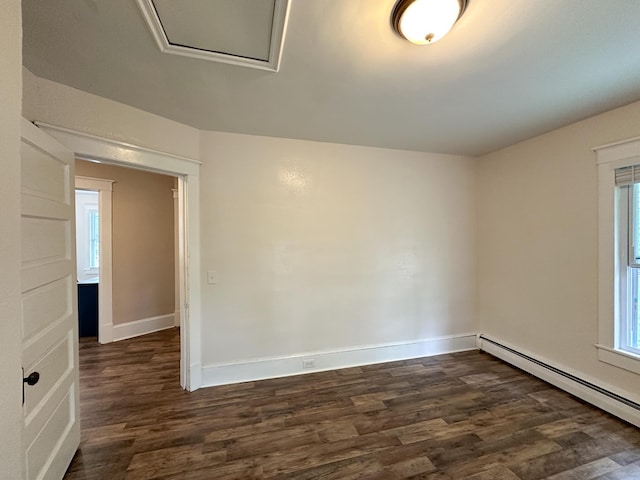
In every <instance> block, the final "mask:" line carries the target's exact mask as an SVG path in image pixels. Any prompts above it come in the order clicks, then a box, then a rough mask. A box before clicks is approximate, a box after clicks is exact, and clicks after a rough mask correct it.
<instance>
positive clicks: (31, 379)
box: [22, 372, 40, 386]
mask: <svg viewBox="0 0 640 480" xmlns="http://www.w3.org/2000/svg"><path fill="white" fill-rule="evenodd" d="M38 380H40V374H39V373H38V372H33V373H31V374H29V376H28V377H24V378H23V379H22V381H23V382H24V383H26V384H27V385H32V386H33V385H35V384H36V383H38Z"/></svg>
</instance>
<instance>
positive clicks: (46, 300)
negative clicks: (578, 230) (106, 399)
mask: <svg viewBox="0 0 640 480" xmlns="http://www.w3.org/2000/svg"><path fill="white" fill-rule="evenodd" d="M21 166H22V196H21V241H22V268H21V279H20V287H21V289H20V291H21V301H22V317H21V319H22V366H23V368H24V376H25V377H28V376H29V375H32V378H33V375H35V373H34V372H37V373H38V374H39V380H38V382H37V383H36V384H35V385H29V384H27V383H25V384H24V405H23V419H24V427H23V428H24V431H23V452H24V461H25V472H26V473H25V478H26V479H27V480H36V479H37V480H60V479H61V478H62V477H63V476H64V473H65V471H66V469H67V467H68V465H69V463H70V461H71V459H72V458H73V455H74V453H75V451H76V449H77V448H78V445H79V444H80V422H79V410H78V332H77V328H78V327H77V325H78V320H77V298H76V297H77V286H76V278H75V275H76V271H75V270H76V268H75V217H74V203H75V202H74V183H73V178H74V158H73V155H72V153H71V152H69V151H68V150H66V149H65V148H64V147H63V146H62V145H60V144H59V143H58V142H57V141H56V140H54V139H53V138H51V137H50V136H48V135H47V134H45V133H44V132H42V131H41V130H40V129H39V128H38V127H36V126H35V125H33V124H31V123H29V122H28V121H26V120H23V124H22V144H21Z"/></svg>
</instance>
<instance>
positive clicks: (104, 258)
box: [75, 175, 114, 343]
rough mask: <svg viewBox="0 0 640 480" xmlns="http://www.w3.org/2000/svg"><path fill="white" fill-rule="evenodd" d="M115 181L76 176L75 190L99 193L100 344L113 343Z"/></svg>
mask: <svg viewBox="0 0 640 480" xmlns="http://www.w3.org/2000/svg"><path fill="white" fill-rule="evenodd" d="M113 183H114V181H113V180H107V179H103V178H93V177H83V176H79V175H76V177H75V190H92V191H96V192H98V212H99V222H100V263H101V265H100V287H99V289H100V293H99V295H98V342H100V343H111V342H112V341H113V271H112V258H111V256H112V255H111V254H112V242H111V240H112V237H111V206H112V204H111V196H112V191H113Z"/></svg>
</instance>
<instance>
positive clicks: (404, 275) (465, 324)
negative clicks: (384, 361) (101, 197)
mask: <svg viewBox="0 0 640 480" xmlns="http://www.w3.org/2000/svg"><path fill="white" fill-rule="evenodd" d="M201 159H202V160H203V161H204V165H203V166H202V168H201V192H202V193H201V231H202V236H201V245H202V264H201V265H202V271H203V272H206V271H208V270H209V271H214V272H215V277H216V281H217V284H215V285H207V284H206V282H205V284H203V287H202V288H203V294H202V297H203V301H202V316H203V332H202V336H203V345H204V348H203V364H204V366H205V368H206V367H207V366H211V365H225V364H229V363H241V362H246V361H251V360H256V359H265V358H269V359H273V358H283V357H288V356H291V355H300V354H304V353H308V352H318V351H335V350H345V349H352V348H358V347H362V346H367V345H388V344H394V343H403V342H415V341H419V340H425V339H431V338H436V337H441V336H456V335H460V334H466V333H474V332H475V331H476V328H477V327H476V322H475V318H474V311H475V303H474V302H475V300H474V299H475V244H476V241H475V227H476V219H475V199H476V187H475V165H476V162H475V160H473V159H470V158H466V157H456V156H446V155H435V154H424V153H415V152H407V151H398V150H384V149H376V148H368V147H357V146H346V145H337V144H328V143H316V142H309V141H300V140H289V139H277V138H268V137H258V136H249V135H236V134H227V133H214V132H207V133H204V132H203V135H202V144H201Z"/></svg>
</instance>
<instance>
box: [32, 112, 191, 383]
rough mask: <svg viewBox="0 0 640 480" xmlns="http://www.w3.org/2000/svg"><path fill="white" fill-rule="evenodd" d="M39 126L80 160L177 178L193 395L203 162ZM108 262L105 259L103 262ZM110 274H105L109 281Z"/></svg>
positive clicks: (185, 377)
mask: <svg viewBox="0 0 640 480" xmlns="http://www.w3.org/2000/svg"><path fill="white" fill-rule="evenodd" d="M36 123H37V125H38V126H39V127H40V128H42V129H43V130H44V131H46V132H47V133H48V134H49V135H51V136H53V137H54V138H55V139H57V140H58V141H59V142H60V143H62V144H63V145H65V146H66V147H67V148H69V149H70V150H72V151H73V152H74V153H75V155H76V158H80V159H84V160H93V161H96V160H98V161H101V162H103V163H106V164H111V165H120V166H125V167H132V168H137V169H143V170H148V171H151V172H156V173H162V174H168V175H172V176H175V177H177V179H178V180H177V197H178V198H177V204H178V205H177V211H178V222H177V229H178V232H177V238H178V242H177V246H178V257H179V259H178V268H177V277H178V284H179V288H178V290H179V295H178V296H179V299H180V301H179V317H180V384H181V386H182V387H183V388H185V389H187V390H189V391H193V390H196V389H198V388H200V386H201V384H202V364H201V355H202V350H201V344H200V338H201V316H200V283H201V278H200V264H199V262H200V258H199V251H200V243H199V227H200V225H199V216H200V212H199V210H200V206H199V169H200V165H201V162H200V161H199V160H194V159H191V158H186V157H181V156H177V155H172V154H168V153H164V152H158V151H155V150H151V149H148V148H144V147H139V146H135V145H131V144H126V143H122V142H118V141H114V140H109V139H104V138H100V137H96V136H94V135H88V134H84V133H80V132H75V131H72V130H69V129H66V128H62V127H56V126H53V125H48V124H45V123H41V122H36ZM103 260H104V256H103ZM104 276H105V271H104V269H102V271H101V280H102V281H104Z"/></svg>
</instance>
